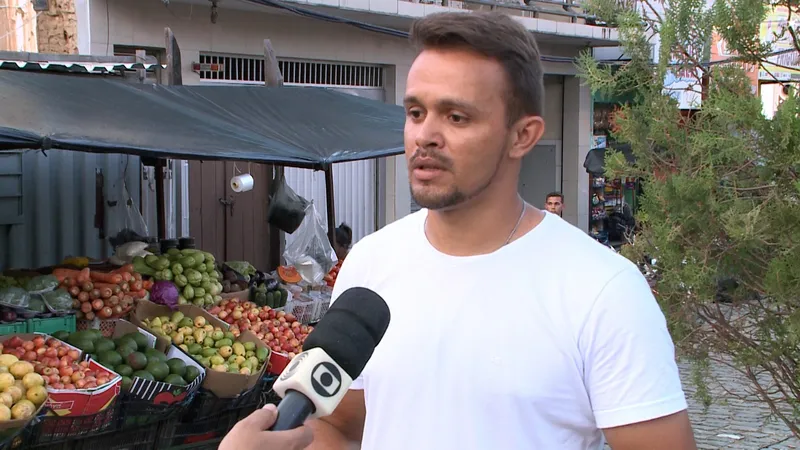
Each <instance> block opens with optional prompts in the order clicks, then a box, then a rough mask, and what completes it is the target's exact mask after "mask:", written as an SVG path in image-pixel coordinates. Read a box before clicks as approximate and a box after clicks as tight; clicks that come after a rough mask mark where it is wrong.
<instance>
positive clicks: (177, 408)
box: [0, 391, 197, 450]
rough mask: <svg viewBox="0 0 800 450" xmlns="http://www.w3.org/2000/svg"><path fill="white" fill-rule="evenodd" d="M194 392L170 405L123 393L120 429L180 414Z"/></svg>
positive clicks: (155, 421)
mask: <svg viewBox="0 0 800 450" xmlns="http://www.w3.org/2000/svg"><path fill="white" fill-rule="evenodd" d="M196 394H197V391H195V392H192V393H190V394H189V395H187V396H186V398H185V399H183V401H181V402H178V403H173V404H171V405H154V404H153V402H152V401H149V400H137V399H134V398H131V397H129V396H128V395H124V394H123V395H122V396H121V399H120V400H117V401H118V402H121V403H122V406H121V409H120V429H125V430H127V429H129V428H136V427H142V426H144V425H148V424H152V423H157V422H163V421H165V420H169V419H172V418H173V417H179V416H182V415H184V413H185V412H186V411H187V409H188V408H190V407H191V406H192V402H193V400H194V398H195V395H196ZM0 450H2V449H0Z"/></svg>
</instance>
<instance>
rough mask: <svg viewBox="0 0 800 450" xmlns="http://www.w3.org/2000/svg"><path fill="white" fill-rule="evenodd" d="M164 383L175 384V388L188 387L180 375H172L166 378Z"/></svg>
mask: <svg viewBox="0 0 800 450" xmlns="http://www.w3.org/2000/svg"><path fill="white" fill-rule="evenodd" d="M164 383H169V384H174V385H175V386H186V385H187V384H188V383H187V382H186V380H184V379H183V378H182V377H181V376H180V375H176V374H174V373H171V374H169V375H167V377H166V378H164Z"/></svg>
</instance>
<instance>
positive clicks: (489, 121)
mask: <svg viewBox="0 0 800 450" xmlns="http://www.w3.org/2000/svg"><path fill="white" fill-rule="evenodd" d="M507 83H508V82H507V81H506V76H505V72H504V71H503V67H502V66H501V65H500V64H499V63H498V62H497V61H494V60H492V59H489V58H485V57H483V56H480V55H477V54H475V53H472V52H469V51H464V50H438V49H437V50H424V51H423V52H422V53H420V55H419V56H418V57H417V59H416V60H415V61H414V64H413V65H412V66H411V70H410V71H409V74H408V82H407V84H406V98H405V101H404V106H405V109H406V125H405V151H406V161H407V162H408V175H409V180H410V183H411V195H412V197H413V198H414V201H416V202H417V204H418V205H420V206H421V207H423V208H428V209H432V210H437V209H439V210H441V209H449V208H452V207H455V206H457V205H459V204H461V203H464V202H465V201H467V200H470V199H472V198H475V197H477V196H478V195H480V194H481V193H483V192H484V191H485V190H486V189H487V188H488V187H489V186H490V185H492V183H493V182H494V181H495V180H496V179H497V177H498V174H502V172H503V170H502V169H503V167H504V165H506V164H507V163H508V160H507V157H508V150H509V147H510V142H511V138H512V133H511V130H510V128H509V127H508V126H507V120H506V101H505V98H506V95H505V93H506V90H507ZM515 185H516V184H515Z"/></svg>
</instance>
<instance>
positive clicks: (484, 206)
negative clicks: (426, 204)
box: [425, 193, 541, 256]
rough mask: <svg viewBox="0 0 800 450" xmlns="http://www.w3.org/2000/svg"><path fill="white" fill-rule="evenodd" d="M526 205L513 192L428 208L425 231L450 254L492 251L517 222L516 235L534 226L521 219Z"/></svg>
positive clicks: (436, 245)
mask: <svg viewBox="0 0 800 450" xmlns="http://www.w3.org/2000/svg"><path fill="white" fill-rule="evenodd" d="M523 205H525V203H524V202H523V200H522V199H521V198H520V197H519V195H517V194H516V193H513V194H512V195H507V196H505V197H503V198H499V199H498V198H496V197H495V198H486V199H481V198H476V199H473V200H471V201H469V202H468V204H465V205H460V206H459V207H458V208H455V209H452V210H447V211H428V218H427V221H426V226H425V234H426V236H427V238H428V241H429V242H430V243H431V245H433V246H434V247H435V248H436V249H437V250H439V251H440V252H442V253H445V254H447V255H452V256H472V255H482V254H487V253H491V252H493V251H495V250H497V249H498V248H500V247H502V246H503V245H505V244H506V241H507V240H508V239H509V236H510V234H511V232H512V230H514V228H515V226H516V225H517V224H519V225H520V226H519V228H518V231H517V232H516V233H514V234H515V236H520V235H521V234H524V232H527V231H528V230H530V229H531V228H532V226H529V224H528V223H527V222H528V221H525V220H520V216H521V215H522V213H523V207H524V206H523ZM534 210H535V209H534ZM537 212H539V211H537ZM523 219H524V218H523ZM539 220H541V219H538V220H537V223H538V221H539ZM534 226H535V225H534ZM526 228H527V229H526Z"/></svg>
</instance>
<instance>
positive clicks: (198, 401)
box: [181, 377, 266, 422]
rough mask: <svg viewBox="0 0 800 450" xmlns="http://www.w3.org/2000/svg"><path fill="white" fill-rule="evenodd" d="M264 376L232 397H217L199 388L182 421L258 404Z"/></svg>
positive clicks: (203, 417)
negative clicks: (249, 387) (251, 386)
mask: <svg viewBox="0 0 800 450" xmlns="http://www.w3.org/2000/svg"><path fill="white" fill-rule="evenodd" d="M265 380H266V377H265V378H262V379H261V382H259V383H257V384H256V385H255V386H253V388H252V389H250V390H249V391H246V392H242V393H241V394H239V396H238V397H234V398H219V397H217V396H216V395H214V394H213V393H211V392H210V391H207V390H205V389H202V388H201V389H200V390H199V391H198V392H197V394H196V395H195V398H194V402H193V403H192V405H191V407H189V408H188V409H187V411H186V414H184V415H183V416H182V417H181V420H182V421H184V422H189V421H194V420H202V419H205V418H207V417H213V416H215V415H217V414H220V413H223V412H226V411H232V410H239V409H241V408H246V407H250V406H254V405H256V404H258V402H259V399H260V398H261V393H262V392H263V389H264V386H265Z"/></svg>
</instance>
